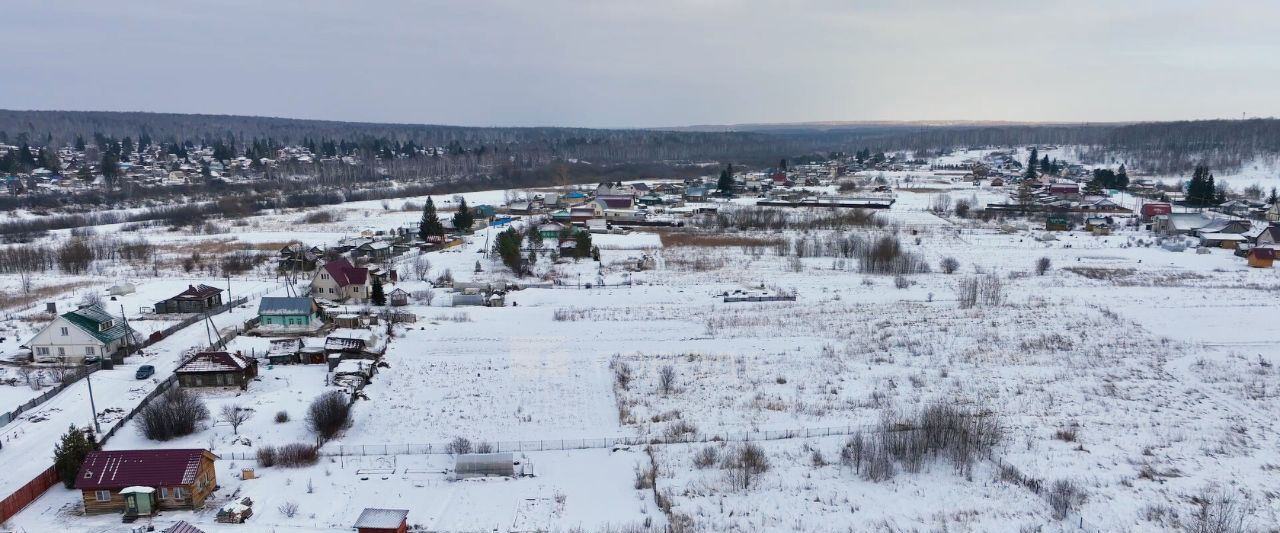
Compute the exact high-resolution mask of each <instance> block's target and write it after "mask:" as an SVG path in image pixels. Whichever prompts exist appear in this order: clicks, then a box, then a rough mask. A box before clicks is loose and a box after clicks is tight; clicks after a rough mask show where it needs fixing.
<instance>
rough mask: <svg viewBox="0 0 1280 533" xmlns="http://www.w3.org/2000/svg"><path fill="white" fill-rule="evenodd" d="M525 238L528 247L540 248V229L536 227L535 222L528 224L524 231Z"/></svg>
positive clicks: (541, 244)
mask: <svg viewBox="0 0 1280 533" xmlns="http://www.w3.org/2000/svg"><path fill="white" fill-rule="evenodd" d="M524 236H525V240H527V241H529V247H530V248H533V249H535V250H539V249H541V248H542V246H543V243H542V231H540V230H539V229H538V225H537V224H529V226H528V227H526V228H525V232H524Z"/></svg>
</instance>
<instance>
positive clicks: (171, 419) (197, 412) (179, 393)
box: [138, 387, 209, 441]
mask: <svg viewBox="0 0 1280 533" xmlns="http://www.w3.org/2000/svg"><path fill="white" fill-rule="evenodd" d="M208 418H209V409H208V408H207V407H205V406H204V403H203V402H201V401H200V399H199V398H196V397H195V395H193V394H191V393H190V392H187V390H186V389H183V388H179V387H174V388H172V389H169V391H168V392H166V393H164V394H163V395H161V396H160V397H158V398H156V399H154V400H152V401H151V403H149V404H147V406H146V407H144V408H143V409H142V410H141V411H139V412H138V431H139V432H140V433H142V435H143V436H145V437H146V438H148V439H151V440H159V441H166V440H170V439H173V438H176V437H182V436H186V435H190V434H192V433H195V431H196V426H197V425H198V424H199V423H200V422H202V421H204V420H208Z"/></svg>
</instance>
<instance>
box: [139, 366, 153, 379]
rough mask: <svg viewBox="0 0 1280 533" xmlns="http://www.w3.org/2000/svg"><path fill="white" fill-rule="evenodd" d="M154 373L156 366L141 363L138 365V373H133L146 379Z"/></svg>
mask: <svg viewBox="0 0 1280 533" xmlns="http://www.w3.org/2000/svg"><path fill="white" fill-rule="evenodd" d="M155 374H156V367H154V366H151V365H142V366H140V367H138V373H137V374H134V377H136V378H138V379H147V378H149V377H151V376H154V375H155Z"/></svg>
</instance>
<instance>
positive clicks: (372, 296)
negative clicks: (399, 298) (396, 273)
mask: <svg viewBox="0 0 1280 533" xmlns="http://www.w3.org/2000/svg"><path fill="white" fill-rule="evenodd" d="M369 301H370V302H372V303H373V305H387V294H386V293H385V292H383V291H382V279H381V278H379V277H378V276H374V277H373V289H371V290H370V292H369Z"/></svg>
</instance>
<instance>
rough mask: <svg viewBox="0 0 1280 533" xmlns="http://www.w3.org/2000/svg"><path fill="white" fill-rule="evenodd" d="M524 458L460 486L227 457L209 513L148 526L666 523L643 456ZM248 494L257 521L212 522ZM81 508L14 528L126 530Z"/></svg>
mask: <svg viewBox="0 0 1280 533" xmlns="http://www.w3.org/2000/svg"><path fill="white" fill-rule="evenodd" d="M526 456H527V459H528V460H529V461H530V462H531V463H532V464H533V465H534V467H535V468H536V475H535V476H534V477H527V478H519V479H506V478H484V479H472V480H464V481H449V480H448V479H447V475H446V472H447V471H448V470H449V469H450V468H451V467H452V459H451V458H450V457H448V456H401V457H394V456H371V457H333V458H322V459H321V460H320V462H319V463H318V464H316V465H314V466H308V467H302V468H281V467H271V468H261V467H256V466H255V465H254V464H253V463H252V462H251V461H236V460H225V459H224V460H220V461H217V476H218V486H219V488H218V490H217V491H216V492H215V493H214V494H213V496H212V497H211V499H210V500H209V502H208V503H207V504H206V509H204V510H200V511H195V512H192V511H165V512H164V513H162V514H161V515H159V516H157V517H156V518H154V519H152V520H151V523H153V524H155V525H156V526H159V527H157V529H161V528H163V527H167V526H168V525H170V524H173V523H174V522H176V521H178V520H186V521H188V522H190V523H193V524H196V525H197V526H198V527H200V529H202V530H204V531H208V532H210V533H223V532H244V531H273V530H278V531H298V532H304V533H313V532H315V533H319V532H332V531H348V530H350V527H351V524H352V523H354V522H355V519H356V517H358V516H359V515H360V512H361V510H363V509H364V508H366V507H378V508H392V509H406V510H408V511H409V516H408V520H409V523H410V524H411V525H414V526H419V527H423V528H425V529H427V530H430V531H460V530H461V531H566V530H569V529H572V528H583V529H585V530H587V531H596V530H601V529H605V528H608V527H611V526H632V525H643V524H646V523H647V524H651V525H653V526H661V525H662V524H664V523H665V522H664V518H663V515H662V513H661V512H660V511H659V510H658V509H657V507H656V506H655V505H654V503H653V499H652V493H651V491H644V490H638V489H635V488H634V487H633V486H632V483H631V479H632V477H633V472H634V469H635V467H636V464H637V463H638V462H641V461H647V458H646V457H645V455H644V454H643V453H642V452H639V451H628V450H620V451H610V450H580V451H574V452H541V453H539V452H531V453H527V454H526ZM243 468H255V469H256V470H255V475H256V478H255V479H242V478H241V470H242V469H243ZM246 497H247V498H249V499H251V500H252V501H253V517H251V518H249V520H248V521H247V522H246V523H244V524H218V523H216V522H215V518H216V511H217V509H219V508H220V507H221V506H222V505H225V504H227V503H231V502H237V501H241V500H242V499H244V498H246ZM79 501H80V493H79V492H78V491H74V490H68V489H64V488H62V486H61V485H59V486H56V487H54V488H53V489H50V490H49V492H48V493H46V494H45V495H44V496H43V497H42V498H40V499H39V500H37V501H36V502H35V503H33V504H32V506H31V507H29V508H28V509H27V510H25V511H24V512H23V513H22V514H21V515H20V516H18V517H16V518H14V519H13V520H11V521H10V525H12V526H14V527H17V528H26V529H27V530H28V531H48V530H52V529H53V528H63V529H65V528H68V527H70V528H72V530H74V531H111V532H115V531H120V532H122V533H123V532H128V531H129V529H128V528H127V527H122V526H121V525H120V517H119V515H116V514H108V515H97V516H82V515H79V514H78V512H77V511H76V510H75V509H76V504H77V502H79ZM140 523H143V524H145V523H147V522H146V520H145V519H144V520H143V521H141V522H140ZM134 525H137V524H134ZM130 527H131V526H130ZM19 530H21V529H19Z"/></svg>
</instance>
